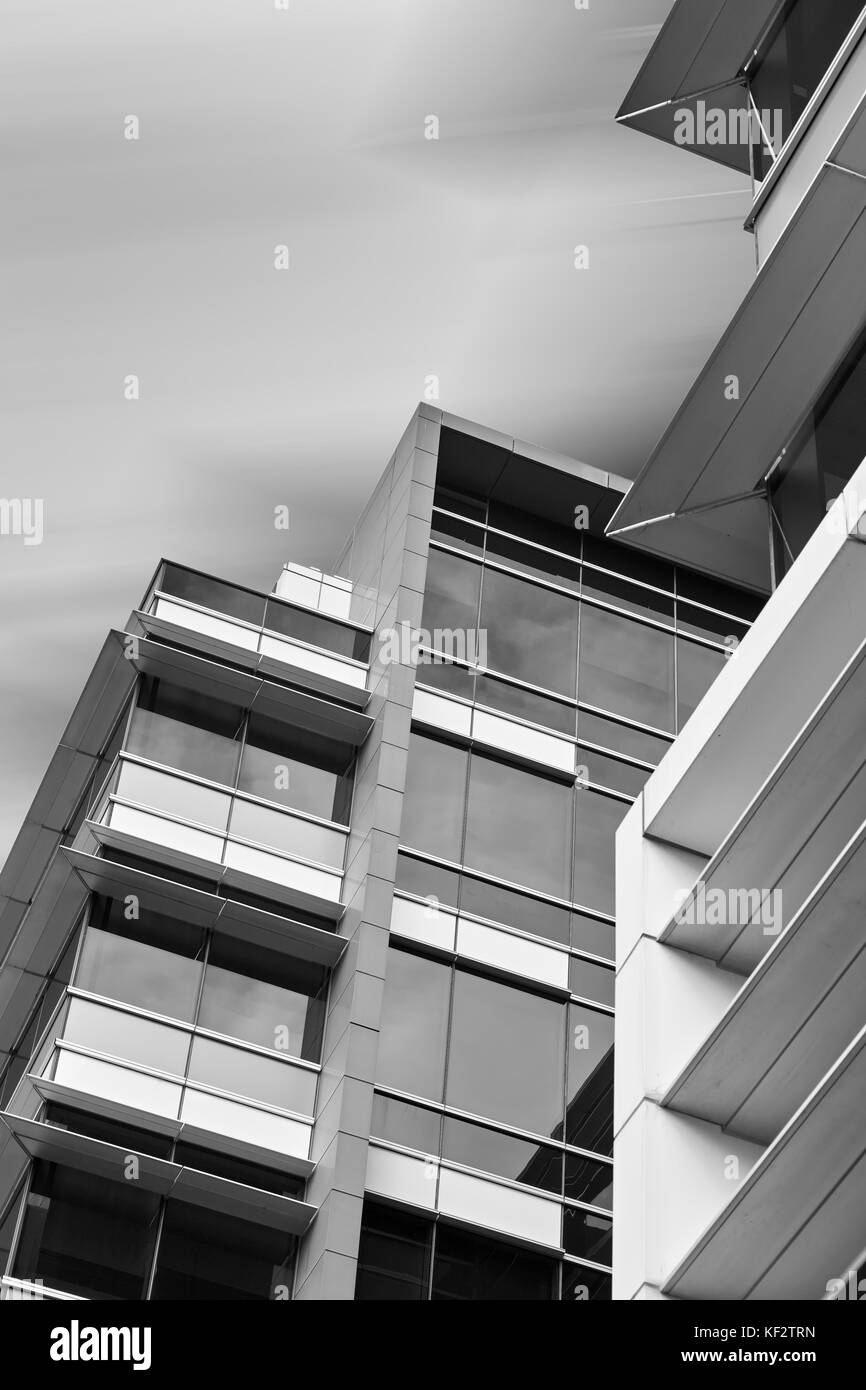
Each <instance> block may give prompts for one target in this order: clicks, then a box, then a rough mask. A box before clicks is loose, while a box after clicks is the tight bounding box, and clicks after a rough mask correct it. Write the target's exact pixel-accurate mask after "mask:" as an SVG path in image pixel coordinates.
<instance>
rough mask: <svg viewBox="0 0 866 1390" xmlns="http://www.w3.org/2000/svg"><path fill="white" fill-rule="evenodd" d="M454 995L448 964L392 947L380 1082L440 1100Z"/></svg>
mask: <svg viewBox="0 0 866 1390" xmlns="http://www.w3.org/2000/svg"><path fill="white" fill-rule="evenodd" d="M450 994H451V969H450V967H449V966H447V965H440V964H439V963H438V962H437V961H432V960H425V959H424V958H423V957H422V956H415V955H410V954H409V952H407V951H397V950H394V949H391V950H389V952H388V973H387V975H386V977H385V997H384V1000H383V1003H382V1024H381V1028H380V1031H379V1054H378V1062H377V1067H376V1079H377V1081H378V1082H379V1083H380V1085H382V1086H391V1087H393V1089H394V1090H395V1091H408V1092H409V1093H410V1094H411V1095H415V1096H424V1097H425V1098H426V1099H428V1100H437V1101H441V1099H442V1086H443V1081H444V1076H445V1045H446V1040H447V1035H448V1001H449V998H450Z"/></svg>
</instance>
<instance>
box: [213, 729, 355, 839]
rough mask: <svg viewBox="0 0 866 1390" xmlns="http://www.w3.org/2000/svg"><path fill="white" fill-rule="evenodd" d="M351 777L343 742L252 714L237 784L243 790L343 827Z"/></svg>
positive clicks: (351, 756) (350, 756) (349, 755)
mask: <svg viewBox="0 0 866 1390" xmlns="http://www.w3.org/2000/svg"><path fill="white" fill-rule="evenodd" d="M353 776H354V752H353V750H352V749H350V748H347V746H346V745H345V744H344V743H338V742H336V741H335V740H334V739H329V738H323V737H322V736H321V735H320V734H314V733H312V732H311V731H310V730H309V729H298V728H293V727H292V726H291V725H289V724H283V723H282V722H280V721H279V720H277V719H266V718H263V717H262V716H261V715H256V714H253V715H250V722H249V729H248V730H247V738H246V743H245V745H244V754H243V759H242V761H241V775H240V778H239V780H238V786H239V787H240V789H241V791H245V792H250V793H251V794H252V795H253V796H260V797H262V799H263V800H265V801H278V802H279V803H280V804H281V805H283V806H291V807H293V808H295V809H296V810H298V811H307V812H308V813H309V814H310V815H312V816H321V818H322V819H323V820H333V821H337V822H339V823H340V824H342V825H345V824H347V823H348V820H349V810H350V807H351V803H352V780H353Z"/></svg>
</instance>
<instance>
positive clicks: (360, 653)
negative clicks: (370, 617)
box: [265, 598, 370, 661]
mask: <svg viewBox="0 0 866 1390" xmlns="http://www.w3.org/2000/svg"><path fill="white" fill-rule="evenodd" d="M265 627H266V628H268V629H269V630H270V631H271V632H278V633H280V635H281V636H283V637H289V638H291V637H294V638H295V639H296V640H297V641H298V642H304V643H305V644H306V645H307V646H309V647H321V648H322V649H323V650H324V651H327V652H333V653H334V654H335V655H336V656H346V657H350V658H351V659H352V660H353V661H366V660H367V659H368V658H369V655H370V634H369V633H366V632H358V631H356V629H355V628H353V627H348V626H346V624H344V623H338V622H335V621H333V620H332V619H330V618H326V617H323V616H321V615H320V614H318V613H311V612H308V611H307V610H306V609H304V608H292V606H291V604H288V603H283V602H281V601H280V599H277V598H269V599H268V604H267V611H266V613H265Z"/></svg>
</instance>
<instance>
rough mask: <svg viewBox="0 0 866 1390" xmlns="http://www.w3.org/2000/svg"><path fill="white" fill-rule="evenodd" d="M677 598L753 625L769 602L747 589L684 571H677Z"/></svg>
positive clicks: (690, 571) (692, 571) (691, 571)
mask: <svg viewBox="0 0 866 1390" xmlns="http://www.w3.org/2000/svg"><path fill="white" fill-rule="evenodd" d="M677 598H678V599H691V601H692V603H702V604H703V605H704V607H705V608H715V609H717V611H718V612H720V613H731V614H733V615H734V617H736V618H742V620H743V622H746V623H753V622H754V621H755V619H756V618H757V616H758V614H759V613H760V611H761V609H762V608H763V606H764V604H765V603H766V602H767V600H766V598H761V597H759V596H758V595H757V594H751V593H749V592H748V591H747V590H746V589H735V588H734V587H733V586H732V585H730V584H720V583H719V582H718V580H715V579H707V577H706V575H703V574H696V573H695V572H694V570H683V569H677Z"/></svg>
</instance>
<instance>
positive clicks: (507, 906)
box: [460, 874, 568, 946]
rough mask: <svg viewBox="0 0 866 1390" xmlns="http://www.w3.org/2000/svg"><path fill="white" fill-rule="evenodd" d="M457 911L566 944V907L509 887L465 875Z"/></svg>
mask: <svg viewBox="0 0 866 1390" xmlns="http://www.w3.org/2000/svg"><path fill="white" fill-rule="evenodd" d="M460 911H461V912H468V913H472V914H473V915H474V916H476V917H485V918H487V920H488V921H491V922H501V923H502V924H503V925H504V926H506V927H517V928H518V929H519V930H520V931H525V932H529V933H530V934H531V935H532V936H543V937H545V938H546V939H547V940H548V941H560V942H562V944H563V945H564V946H566V945H568V911H567V909H566V908H563V907H557V906H556V905H555V904H554V903H546V902H542V900H541V899H540V898H530V897H529V895H528V894H526V893H515V892H514V891H513V890H512V889H510V888H501V887H500V886H499V884H497V883H485V882H484V880H483V879H480V878H470V876H469V875H468V874H464V875H463V878H462V880H461V887H460Z"/></svg>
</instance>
